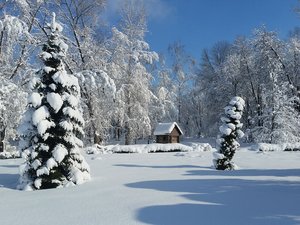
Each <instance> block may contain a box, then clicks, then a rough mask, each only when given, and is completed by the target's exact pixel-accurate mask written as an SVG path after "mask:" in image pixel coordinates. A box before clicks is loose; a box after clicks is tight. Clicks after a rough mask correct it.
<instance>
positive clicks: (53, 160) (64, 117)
mask: <svg viewBox="0 0 300 225" xmlns="http://www.w3.org/2000/svg"><path fill="white" fill-rule="evenodd" d="M47 28H48V30H49V34H48V41H47V43H46V44H44V46H43V51H42V53H41V54H40V58H41V60H42V61H43V63H44V67H43V68H42V69H41V70H40V71H39V72H38V76H39V77H38V78H35V79H34V80H33V81H32V82H31V84H30V85H31V87H33V92H32V94H31V95H30V96H29V98H28V109H27V111H26V113H25V115H24V117H23V122H22V124H21V126H20V127H19V133H20V135H21V137H22V140H21V141H20V144H19V148H20V150H21V152H22V157H23V158H24V159H25V163H24V164H23V165H21V167H20V173H21V177H20V185H19V188H20V189H24V190H36V189H46V188H57V187H64V186H69V185H75V184H81V183H83V182H85V181H87V180H89V179H90V172H89V171H90V169H89V166H88V164H87V163H86V161H85V159H84V158H83V156H82V155H81V153H80V148H81V147H82V145H83V144H82V141H81V140H80V138H81V136H82V135H83V133H82V127H83V124H84V121H83V118H82V115H81V113H80V111H79V109H78V99H79V96H80V88H79V85H78V80H77V78H75V77H74V76H72V75H69V74H67V72H66V70H65V67H64V63H63V58H64V57H65V55H66V51H67V48H68V46H67V45H66V44H65V43H64V41H63V37H62V36H61V31H62V26H61V25H60V24H58V23H57V22H56V21H55V14H54V13H53V19H52V22H51V23H50V24H48V26H47ZM74 99H76V101H74Z"/></svg>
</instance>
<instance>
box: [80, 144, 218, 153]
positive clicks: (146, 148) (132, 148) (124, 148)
mask: <svg viewBox="0 0 300 225" xmlns="http://www.w3.org/2000/svg"><path fill="white" fill-rule="evenodd" d="M211 150H212V147H211V146H210V144H208V143H199V144H196V143H195V144H193V145H192V146H187V145H183V144H179V143H176V144H174V143H173V144H144V145H142V144H141V145H107V146H102V145H94V146H90V147H87V148H85V151H86V153H87V154H108V153H109V154H113V153H155V152H192V151H197V152H200V151H201V152H202V151H211Z"/></svg>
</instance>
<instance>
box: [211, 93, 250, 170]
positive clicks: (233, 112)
mask: <svg viewBox="0 0 300 225" xmlns="http://www.w3.org/2000/svg"><path fill="white" fill-rule="evenodd" d="M244 107H245V101H244V100H243V99H242V98H241V97H234V98H233V99H231V101H230V102H229V105H228V106H227V107H225V117H222V118H221V120H222V122H223V125H222V126H220V128H219V130H220V132H221V135H220V136H219V138H218V139H217V143H218V145H219V149H218V152H216V153H215V154H214V156H215V159H214V165H215V167H216V169H217V170H233V169H235V164H234V163H233V162H232V161H231V160H232V158H233V156H234V153H235V151H236V150H237V148H238V147H239V146H240V145H239V143H238V142H237V141H236V139H237V138H241V137H243V135H244V133H243V132H242V131H241V130H240V129H241V128H242V126H243V124H242V123H241V122H240V119H241V118H242V114H243V110H244Z"/></svg>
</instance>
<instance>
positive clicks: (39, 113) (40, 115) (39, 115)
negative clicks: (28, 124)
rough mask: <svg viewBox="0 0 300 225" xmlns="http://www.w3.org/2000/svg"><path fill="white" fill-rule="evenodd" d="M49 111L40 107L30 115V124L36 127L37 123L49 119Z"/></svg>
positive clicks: (44, 107)
mask: <svg viewBox="0 0 300 225" xmlns="http://www.w3.org/2000/svg"><path fill="white" fill-rule="evenodd" d="M49 115H50V114H49V111H48V108H47V107H46V106H42V107H40V108H38V109H37V110H35V112H34V113H33V115H32V123H33V125H35V126H37V125H38V123H39V122H41V121H42V120H44V119H46V118H48V117H49Z"/></svg>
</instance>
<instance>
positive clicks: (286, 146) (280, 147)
mask: <svg viewBox="0 0 300 225" xmlns="http://www.w3.org/2000/svg"><path fill="white" fill-rule="evenodd" d="M251 149H252V150H255V151H260V152H276V151H300V143H299V142H297V143H282V144H269V143H258V144H256V145H252V146H251Z"/></svg>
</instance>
